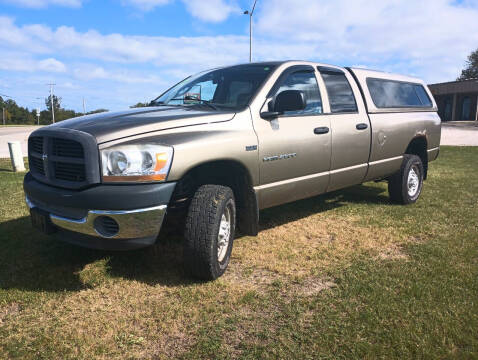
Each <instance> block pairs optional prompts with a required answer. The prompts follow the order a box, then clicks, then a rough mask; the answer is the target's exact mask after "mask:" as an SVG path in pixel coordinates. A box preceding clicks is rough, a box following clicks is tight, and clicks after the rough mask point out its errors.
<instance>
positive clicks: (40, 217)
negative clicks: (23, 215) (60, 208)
mask: <svg viewBox="0 0 478 360" xmlns="http://www.w3.org/2000/svg"><path fill="white" fill-rule="evenodd" d="M30 218H31V220H32V225H33V227H34V228H35V229H38V230H40V231H41V232H42V233H44V234H52V233H54V232H55V231H56V228H55V225H53V223H52V222H51V220H50V214H49V213H47V212H46V211H43V210H41V209H38V208H31V209H30Z"/></svg>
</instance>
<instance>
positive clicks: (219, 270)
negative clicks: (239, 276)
mask: <svg viewBox="0 0 478 360" xmlns="http://www.w3.org/2000/svg"><path fill="white" fill-rule="evenodd" d="M223 215H224V217H225V219H226V218H227V217H229V222H230V228H229V233H228V234H229V239H228V242H227V244H225V242H224V241H222V240H221V241H219V230H220V226H221V220H222V217H223ZM226 222H227V221H226ZM223 224H224V222H223ZM235 225H236V205H235V201H234V194H233V192H232V190H231V189H230V188H228V187H226V186H220V185H203V186H201V187H200V188H199V189H198V190H197V191H196V193H195V194H194V196H193V198H192V200H191V204H190V205H189V210H188V214H187V216H186V228H185V233H184V237H185V243H184V267H185V270H186V272H187V273H188V274H190V275H191V276H193V277H195V278H198V279H202V280H214V279H217V278H218V277H220V276H221V275H222V274H224V272H225V271H226V268H227V266H228V265H229V260H230V258H231V252H232V245H233V242H234V231H235ZM221 229H222V230H221V231H222V234H223V233H227V225H225V226H223V227H222V228H221ZM224 229H226V230H224ZM222 239H225V236H223V237H222ZM220 242H221V243H222V244H223V246H222V249H221V250H222V251H221V253H220V254H219V246H220V244H219V243H220ZM220 257H221V258H220Z"/></svg>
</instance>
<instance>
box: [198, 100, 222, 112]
mask: <svg viewBox="0 0 478 360" xmlns="http://www.w3.org/2000/svg"><path fill="white" fill-rule="evenodd" d="M197 101H200V103H197V104H193V105H207V106H209V107H210V108H211V109H213V110H219V108H218V107H217V106H216V105H214V104H213V103H212V102H210V101H208V100H197Z"/></svg>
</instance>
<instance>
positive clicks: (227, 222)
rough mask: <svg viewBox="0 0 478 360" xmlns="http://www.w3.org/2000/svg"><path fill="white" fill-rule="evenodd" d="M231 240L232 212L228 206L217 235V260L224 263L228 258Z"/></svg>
mask: <svg viewBox="0 0 478 360" xmlns="http://www.w3.org/2000/svg"><path fill="white" fill-rule="evenodd" d="M230 239H231V210H230V209H229V207H228V206H226V208H225V209H224V213H223V214H222V216H221V223H220V224H219V233H218V234H217V260H218V261H219V262H222V261H223V260H224V258H225V257H226V253H227V249H228V247H229V242H230Z"/></svg>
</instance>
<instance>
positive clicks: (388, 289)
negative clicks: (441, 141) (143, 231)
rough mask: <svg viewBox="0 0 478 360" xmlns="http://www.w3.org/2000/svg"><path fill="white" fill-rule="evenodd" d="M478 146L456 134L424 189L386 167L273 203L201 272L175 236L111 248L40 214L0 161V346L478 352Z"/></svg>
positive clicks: (168, 351)
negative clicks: (391, 182)
mask: <svg viewBox="0 0 478 360" xmlns="http://www.w3.org/2000/svg"><path fill="white" fill-rule="evenodd" d="M477 175H478V147H474V148H472V147H468V148H466V147H461V148H456V147H443V148H442V150H441V153H440V157H439V160H437V161H436V162H433V163H432V164H430V170H429V179H428V180H427V181H426V183H425V186H424V192H423V194H422V197H421V198H420V200H419V201H418V203H416V204H415V205H412V206H400V205H393V204H390V203H389V201H388V196H387V191H386V184H385V183H366V184H364V185H362V186H356V187H353V188H350V189H347V190H342V191H337V192H334V193H331V194H327V195H323V196H319V197H316V198H312V199H308V200H303V201H299V202H295V203H292V204H287V205H284V206H280V207H276V208H273V209H269V210H266V211H263V212H261V221H260V226H261V232H260V233H259V236H258V237H239V238H238V239H237V240H236V241H235V244H234V251H233V259H232V262H231V265H230V268H229V270H228V271H227V273H226V274H225V276H223V277H222V278H220V279H219V280H217V281H215V282H209V283H202V282H194V281H191V280H190V279H188V278H187V277H185V275H184V274H183V271H182V267H181V244H180V242H179V241H178V239H177V237H175V236H173V235H171V234H169V235H168V234H166V235H163V236H161V241H160V243H159V244H158V245H156V246H154V247H151V248H148V249H144V250H139V251H132V252H125V253H112V252H103V251H94V250H88V249H82V248H78V247H75V246H72V245H68V244H66V243H62V242H58V241H55V240H53V239H50V238H48V237H46V236H43V235H41V234H40V233H38V232H36V231H35V230H32V229H31V227H30V220H29V218H28V212H27V209H26V207H25V206H24V205H23V191H22V175H20V174H14V173H12V172H10V166H9V164H8V162H6V161H0V184H1V186H2V191H1V193H0V203H1V208H0V358H2V359H3V358H20V359H92V358H99V359H112V358H126V359H136V358H146V359H149V358H154V359H163V358H164V359H169V358H180V359H198V358H207V359H212V358H218V359H226V358H243V359H256V358H265V359H276V358H281V359H285V358H287V359H290V358H296V359H351V358H358V359H364V358H385V359H393V358H396V359H411V358H429V359H437V358H459V359H471V358H478V179H477Z"/></svg>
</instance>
